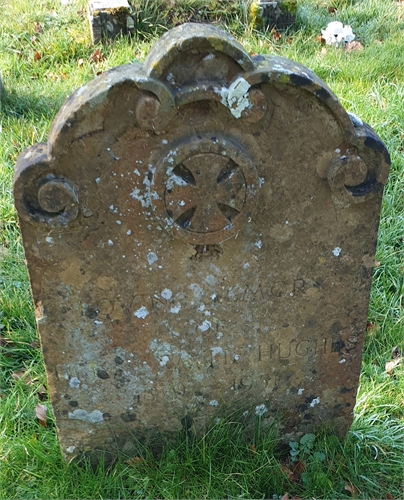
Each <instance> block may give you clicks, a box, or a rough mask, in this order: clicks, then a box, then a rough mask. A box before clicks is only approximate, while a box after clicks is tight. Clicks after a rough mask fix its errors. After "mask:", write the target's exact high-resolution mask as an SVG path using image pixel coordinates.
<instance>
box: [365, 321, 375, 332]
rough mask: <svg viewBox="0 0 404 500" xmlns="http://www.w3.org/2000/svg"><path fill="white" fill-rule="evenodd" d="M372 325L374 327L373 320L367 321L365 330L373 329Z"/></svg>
mask: <svg viewBox="0 0 404 500" xmlns="http://www.w3.org/2000/svg"><path fill="white" fill-rule="evenodd" d="M374 327H375V324H374V323H373V321H368V322H367V323H366V331H367V332H370V331H371V330H373V328H374Z"/></svg>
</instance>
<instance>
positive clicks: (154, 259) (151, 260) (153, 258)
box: [147, 252, 159, 266]
mask: <svg viewBox="0 0 404 500" xmlns="http://www.w3.org/2000/svg"><path fill="white" fill-rule="evenodd" d="M158 260H159V258H158V257H157V255H156V254H155V253H154V252H149V253H148V254H147V262H148V263H149V266H151V265H152V264H154V262H157V261H158Z"/></svg>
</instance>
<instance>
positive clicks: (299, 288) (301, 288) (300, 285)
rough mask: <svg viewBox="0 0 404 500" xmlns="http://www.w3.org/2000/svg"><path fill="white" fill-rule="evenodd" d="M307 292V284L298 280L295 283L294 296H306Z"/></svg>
mask: <svg viewBox="0 0 404 500" xmlns="http://www.w3.org/2000/svg"><path fill="white" fill-rule="evenodd" d="M304 293H306V290H305V282H304V280H303V279H297V280H294V282H293V295H295V296H296V295H298V294H304Z"/></svg>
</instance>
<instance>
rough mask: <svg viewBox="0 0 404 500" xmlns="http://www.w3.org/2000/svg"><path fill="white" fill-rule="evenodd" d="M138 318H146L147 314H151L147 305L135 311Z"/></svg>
mask: <svg viewBox="0 0 404 500" xmlns="http://www.w3.org/2000/svg"><path fill="white" fill-rule="evenodd" d="M133 315H134V316H136V318H140V319H144V318H145V317H146V316H148V315H149V311H148V310H147V309H146V307H145V306H142V307H140V308H139V309H138V310H137V311H135V312H134V313H133Z"/></svg>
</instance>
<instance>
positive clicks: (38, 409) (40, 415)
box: [35, 405, 48, 427]
mask: <svg viewBox="0 0 404 500" xmlns="http://www.w3.org/2000/svg"><path fill="white" fill-rule="evenodd" d="M47 411H48V408H47V407H46V406H45V405H36V406H35V415H36V418H37V419H38V420H39V423H40V424H41V425H42V427H46V412H47Z"/></svg>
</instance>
